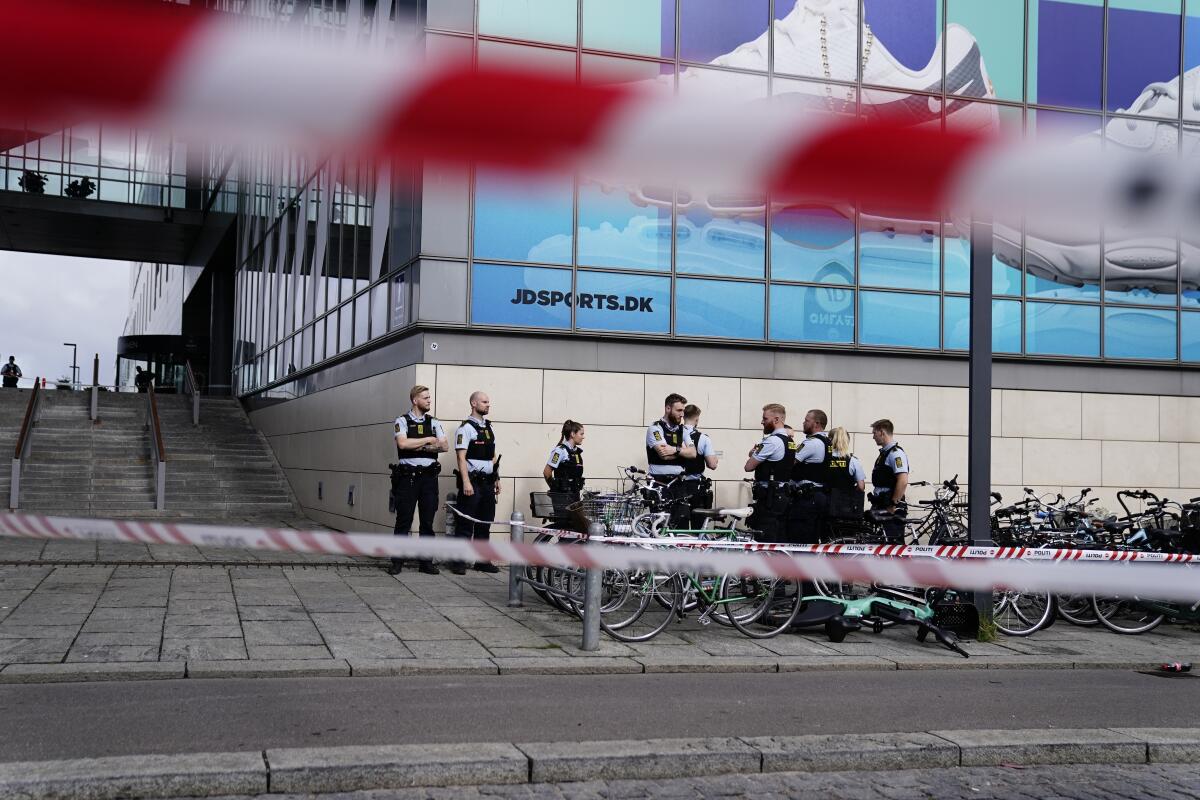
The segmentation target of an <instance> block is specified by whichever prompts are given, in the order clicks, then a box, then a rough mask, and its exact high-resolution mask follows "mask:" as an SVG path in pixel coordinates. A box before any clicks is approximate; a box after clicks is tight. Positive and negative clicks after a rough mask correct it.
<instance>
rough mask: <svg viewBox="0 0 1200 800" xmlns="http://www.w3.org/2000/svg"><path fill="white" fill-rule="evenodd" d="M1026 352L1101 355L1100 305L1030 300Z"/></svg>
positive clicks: (1026, 308) (1026, 326)
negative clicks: (1035, 301) (1031, 301)
mask: <svg viewBox="0 0 1200 800" xmlns="http://www.w3.org/2000/svg"><path fill="white" fill-rule="evenodd" d="M1025 352H1026V353H1029V354H1031V355H1063V356H1093V357H1095V356H1098V355H1100V308H1099V307H1098V306H1078V305H1066V304H1064V303H1026V305H1025Z"/></svg>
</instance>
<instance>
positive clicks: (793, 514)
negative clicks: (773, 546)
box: [787, 488, 829, 544]
mask: <svg viewBox="0 0 1200 800" xmlns="http://www.w3.org/2000/svg"><path fill="white" fill-rule="evenodd" d="M798 491H799V494H797V495H796V496H795V497H794V498H792V504H791V507H790V509H789V512H788V525H787V540H788V543H789V544H819V543H820V541H821V538H822V537H823V536H824V535H825V531H826V530H828V523H827V520H828V518H829V494H828V493H826V491H825V490H824V489H813V488H810V489H801V490H798Z"/></svg>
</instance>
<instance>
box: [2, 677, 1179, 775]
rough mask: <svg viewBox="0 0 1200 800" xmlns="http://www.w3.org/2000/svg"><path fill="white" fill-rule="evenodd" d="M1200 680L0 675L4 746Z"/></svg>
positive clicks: (980, 699) (779, 718)
mask: <svg viewBox="0 0 1200 800" xmlns="http://www.w3.org/2000/svg"><path fill="white" fill-rule="evenodd" d="M1197 708H1200V679H1182V678H1158V677H1153V676H1149V675H1143V674H1140V673H1137V672H1122V671H1115V670H1114V671H1109V670H1096V671H1091V670H929V671H920V670H917V671H899V672H813V673H786V674H700V675H691V674H683V675H594V676H591V675H582V676H551V675H548V676H486V677H485V676H463V677H433V676H430V677H425V676H421V677H406V678H313V679H262V678H259V679H247V680H194V679H189V680H182V681H145V682H113V683H91V684H88V683H74V684H33V685H6V686H0V720H3V723H2V726H0V727H2V728H3V731H4V735H3V736H0V761H25V760H43V759H54V758H80V757H89V756H105V755H133V754H141V753H187V752H192V753H196V752H212V751H231V750H261V749H264V748H268V747H312V746H341V745H355V744H405V743H421V742H483V741H517V742H520V741H555V740H559V741H561V740H577V741H579V740H588V739H650V738H664V737H677V736H738V735H740V736H762V735H772V734H775V735H798V734H804V733H859V732H863V733H865V732H884V731H920V730H936V729H961V728H1043V727H1058V728H1090V727H1110V726H1149V727H1191V726H1194V725H1195V724H1196V709H1197Z"/></svg>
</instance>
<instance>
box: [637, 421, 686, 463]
mask: <svg viewBox="0 0 1200 800" xmlns="http://www.w3.org/2000/svg"><path fill="white" fill-rule="evenodd" d="M682 424H683V423H680V424H679V425H675V426H671V425H668V424H667V422H666V421H664V420H661V419H657V420H655V421H654V422H652V423H651V424H650V427H648V428H646V447H658V446H659V445H660V444H666V443H667V440H666V437H665V436H664V435H663V432H664V431H666V432H669V433H674V432H675V431H677V430H679V429H680V427H681V426H682ZM683 444H684V445H687V444H688V442H686V441H685V442H684V443H683ZM646 471H647V472H649V473H650V474H651V475H679V474H680V473H682V472H683V465H682V464H676V463H672V464H650V465H648V466H647V467H646Z"/></svg>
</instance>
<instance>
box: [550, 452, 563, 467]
mask: <svg viewBox="0 0 1200 800" xmlns="http://www.w3.org/2000/svg"><path fill="white" fill-rule="evenodd" d="M561 456H562V454H561V453H559V452H558V451H557V450H555V451H554V455H552V456H551V457H550V463H551V464H552V465H554V466H556V467H557V466H558V460H559V458H560V457H561Z"/></svg>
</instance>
